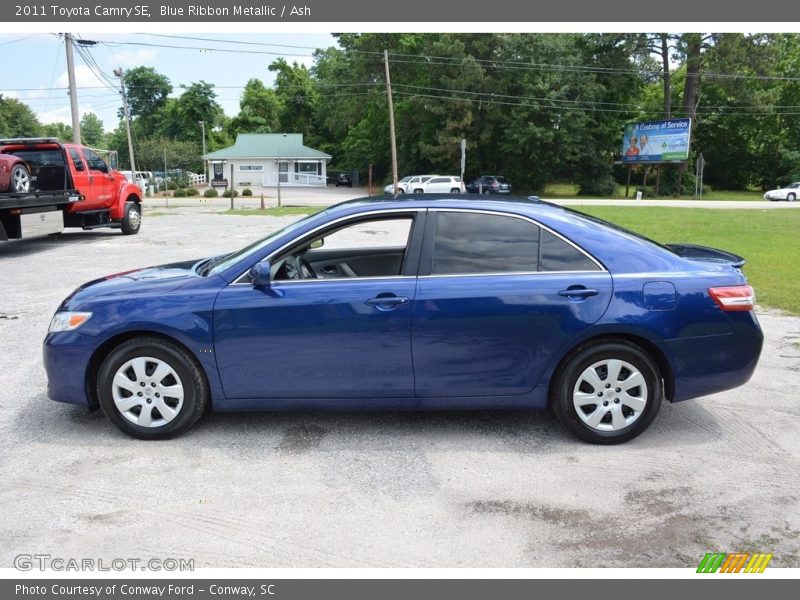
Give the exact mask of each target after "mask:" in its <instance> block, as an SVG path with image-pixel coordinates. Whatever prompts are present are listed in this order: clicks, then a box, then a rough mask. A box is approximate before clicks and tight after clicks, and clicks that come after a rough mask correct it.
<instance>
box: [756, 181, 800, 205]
mask: <svg viewBox="0 0 800 600" xmlns="http://www.w3.org/2000/svg"><path fill="white" fill-rule="evenodd" d="M799 195H800V181H798V182H796V183H790V184H789V185H787V186H786V187H782V188H781V189H779V190H770V191H768V192H767V193H766V194H764V200H788V201H789V202H794V201H795V200H797V196H799Z"/></svg>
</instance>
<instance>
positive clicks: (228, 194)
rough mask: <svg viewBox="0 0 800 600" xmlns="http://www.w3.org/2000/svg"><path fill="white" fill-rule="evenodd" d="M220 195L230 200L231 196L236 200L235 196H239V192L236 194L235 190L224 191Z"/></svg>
mask: <svg viewBox="0 0 800 600" xmlns="http://www.w3.org/2000/svg"><path fill="white" fill-rule="evenodd" d="M222 195H223V196H224V197H225V198H230V197H231V195H233V197H234V198H236V196H238V195H239V192H237V191H236V190H233V192H231V190H225V191H224V192H222Z"/></svg>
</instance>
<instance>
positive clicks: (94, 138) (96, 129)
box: [81, 113, 105, 147]
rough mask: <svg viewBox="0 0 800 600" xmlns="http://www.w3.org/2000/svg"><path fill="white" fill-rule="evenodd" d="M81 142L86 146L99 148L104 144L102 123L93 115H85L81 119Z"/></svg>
mask: <svg viewBox="0 0 800 600" xmlns="http://www.w3.org/2000/svg"><path fill="white" fill-rule="evenodd" d="M81 141H82V142H83V143H84V144H86V145H87V146H94V147H100V146H102V145H104V143H105V133H104V132H103V122H102V121H101V120H100V117H98V116H97V115H96V114H94V113H85V114H84V115H83V118H82V119H81Z"/></svg>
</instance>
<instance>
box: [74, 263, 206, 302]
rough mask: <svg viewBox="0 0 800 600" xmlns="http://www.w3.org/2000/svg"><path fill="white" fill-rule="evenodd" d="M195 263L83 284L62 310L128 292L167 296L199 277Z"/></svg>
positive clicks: (109, 276) (152, 269) (124, 274)
mask: <svg viewBox="0 0 800 600" xmlns="http://www.w3.org/2000/svg"><path fill="white" fill-rule="evenodd" d="M198 262H200V261H199V260H190V261H185V262H178V263H170V264H167V265H159V266H155V267H148V268H145V269H135V270H132V271H123V272H121V273H114V274H112V275H107V276H106V277H101V278H100V279H95V280H93V281H89V282H87V283H84V284H83V285H82V286H80V287H79V288H78V289H76V290H75V291H74V292H73V293H72V294H71V295H70V296H69V297H68V298H67V299H66V300H64V302H63V304H62V307H67V306H69V305H73V304H75V303H78V302H82V301H86V300H93V299H96V298H101V297H108V296H118V295H126V294H129V293H131V292H136V293H137V294H147V293H166V292H170V291H172V290H175V289H177V288H179V287H181V286H182V285H185V284H186V283H188V282H189V281H193V280H195V279H196V278H197V277H199V276H198V275H197V272H196V270H195V268H194V267H195V265H196V264H198Z"/></svg>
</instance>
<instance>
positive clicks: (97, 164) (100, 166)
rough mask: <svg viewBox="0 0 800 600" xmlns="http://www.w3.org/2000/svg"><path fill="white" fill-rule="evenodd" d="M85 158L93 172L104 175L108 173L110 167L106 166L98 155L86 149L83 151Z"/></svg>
mask: <svg viewBox="0 0 800 600" xmlns="http://www.w3.org/2000/svg"><path fill="white" fill-rule="evenodd" d="M83 156H84V157H85V158H86V164H87V165H89V168H90V169H91V170H92V171H102V172H103V173H108V165H106V163H105V162H104V161H103V159H102V158H100V157H99V156H98V155H97V153H95V152H93V151H92V150H89V149H88V148H86V149H84V151H83Z"/></svg>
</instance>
